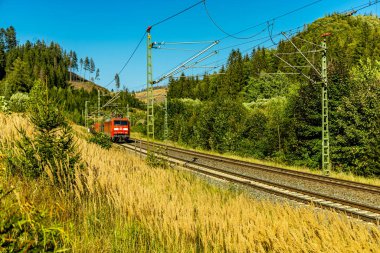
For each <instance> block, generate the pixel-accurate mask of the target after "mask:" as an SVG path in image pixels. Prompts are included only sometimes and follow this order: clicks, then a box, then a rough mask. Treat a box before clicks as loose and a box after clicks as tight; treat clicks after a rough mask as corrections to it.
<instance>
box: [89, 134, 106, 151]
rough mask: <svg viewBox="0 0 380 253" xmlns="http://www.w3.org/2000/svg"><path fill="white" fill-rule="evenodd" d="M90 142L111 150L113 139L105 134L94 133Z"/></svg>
mask: <svg viewBox="0 0 380 253" xmlns="http://www.w3.org/2000/svg"><path fill="white" fill-rule="evenodd" d="M88 142H91V143H95V144H98V145H99V146H100V147H102V148H104V149H110V148H111V147H112V142H111V138H110V137H109V136H108V135H106V134H105V133H94V134H93V135H92V136H91V137H90V139H89V140H88Z"/></svg>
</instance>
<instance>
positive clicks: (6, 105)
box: [0, 96, 9, 113]
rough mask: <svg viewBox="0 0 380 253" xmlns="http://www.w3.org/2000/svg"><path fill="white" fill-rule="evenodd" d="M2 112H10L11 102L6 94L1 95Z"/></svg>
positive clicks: (0, 106)
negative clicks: (6, 97)
mask: <svg viewBox="0 0 380 253" xmlns="http://www.w3.org/2000/svg"><path fill="white" fill-rule="evenodd" d="M0 112H4V113H8V112H9V103H8V101H7V100H6V99H5V97H4V96H0Z"/></svg>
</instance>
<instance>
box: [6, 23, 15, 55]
mask: <svg viewBox="0 0 380 253" xmlns="http://www.w3.org/2000/svg"><path fill="white" fill-rule="evenodd" d="M5 42H6V44H7V50H11V49H12V48H15V47H16V46H17V40H16V30H15V28H14V27H13V26H10V27H8V28H7V29H6V30H5Z"/></svg>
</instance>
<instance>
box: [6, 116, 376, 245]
mask: <svg viewBox="0 0 380 253" xmlns="http://www.w3.org/2000/svg"><path fill="white" fill-rule="evenodd" d="M0 123H1V125H2V128H1V129H0V142H1V143H8V144H9V143H12V142H13V141H14V140H15V139H16V138H17V131H16V130H15V127H14V126H15V125H16V126H17V127H21V126H25V127H26V126H27V122H26V120H25V119H24V117H22V115H18V116H17V115H11V116H4V115H2V114H0ZM74 129H75V131H76V132H79V133H80V134H78V136H79V137H78V138H77V146H78V149H79V150H80V151H81V154H82V160H83V162H84V163H85V164H86V168H85V169H84V170H83V171H79V169H78V170H77V172H76V173H77V177H76V180H75V188H74V189H73V191H72V192H69V193H64V192H62V191H60V190H58V189H57V188H56V187H55V186H54V185H53V184H52V183H51V182H50V181H49V180H48V179H47V178H45V179H43V178H41V179H39V180H28V179H24V178H18V177H15V176H9V175H7V173H6V170H5V163H2V165H1V166H2V170H1V171H2V173H1V176H0V184H1V186H2V187H5V188H7V187H10V186H11V185H13V186H15V187H16V190H15V194H12V195H10V196H9V197H11V198H18V199H19V200H20V201H21V202H26V201H27V202H29V203H31V204H33V205H34V206H36V207H37V208H39V209H41V210H47V213H48V214H49V215H48V216H47V219H48V221H49V222H51V223H59V224H62V226H63V228H64V230H65V231H66V233H67V235H68V237H69V238H70V248H71V250H70V251H72V252H380V247H379V245H380V230H379V228H377V227H375V226H373V225H370V224H365V223H362V222H359V221H356V220H353V219H349V218H347V217H345V216H342V215H338V214H336V213H332V212H328V211H316V210H315V209H313V208H312V207H308V206H300V207H293V206H290V205H287V204H282V203H272V202H269V201H257V200H254V199H252V198H250V197H248V196H247V195H246V194H245V193H244V192H241V191H237V190H234V189H235V188H234V187H233V186H231V187H230V188H231V189H230V190H226V189H220V188H217V187H216V186H214V185H210V184H209V183H207V182H205V181H203V180H202V179H200V178H198V177H197V176H195V175H193V174H191V173H189V172H185V171H181V170H176V169H161V168H152V167H149V166H147V165H146V163H145V161H143V160H140V159H139V158H138V157H135V156H133V155H132V154H130V153H126V152H125V151H124V150H122V149H118V148H112V149H110V150H104V149H101V148H100V147H99V146H97V145H95V144H89V143H87V141H86V140H85V139H84V137H85V135H86V133H85V130H84V129H83V128H81V127H78V126H75V127H74ZM28 132H29V133H30V134H32V129H31V128H29V129H28ZM3 161H4V159H3ZM51 169H57V168H54V167H53V168H51Z"/></svg>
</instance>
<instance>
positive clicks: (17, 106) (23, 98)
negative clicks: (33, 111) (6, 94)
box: [9, 92, 29, 112]
mask: <svg viewBox="0 0 380 253" xmlns="http://www.w3.org/2000/svg"><path fill="white" fill-rule="evenodd" d="M28 102H29V96H28V94H26V93H21V92H17V93H15V94H13V95H12V96H11V98H10V99H9V107H10V110H11V111H13V112H25V111H26V109H27V107H28Z"/></svg>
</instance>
